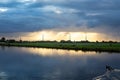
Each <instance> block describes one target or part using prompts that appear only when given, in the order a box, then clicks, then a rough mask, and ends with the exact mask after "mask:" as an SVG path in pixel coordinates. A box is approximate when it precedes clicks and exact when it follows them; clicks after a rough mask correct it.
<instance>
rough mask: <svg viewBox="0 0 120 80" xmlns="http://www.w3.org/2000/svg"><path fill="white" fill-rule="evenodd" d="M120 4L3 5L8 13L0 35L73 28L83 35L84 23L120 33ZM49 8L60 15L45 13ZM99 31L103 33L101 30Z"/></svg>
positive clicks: (84, 0) (47, 0)
mask: <svg viewBox="0 0 120 80" xmlns="http://www.w3.org/2000/svg"><path fill="white" fill-rule="evenodd" d="M119 4H120V1H119V0H111V1H108V0H69V1H68V0H55V1H51V0H36V1H25V2H24V1H19V0H17V1H13V0H11V1H8V0H7V1H6V2H0V7H7V8H8V9H9V10H8V11H7V12H5V13H0V32H22V31H23V32H31V31H38V30H43V29H54V28H58V29H59V28H63V27H65V28H66V29H68V28H69V27H71V26H73V27H74V26H75V27H77V28H78V29H76V30H78V31H82V29H81V28H82V27H81V26H82V25H83V24H84V23H85V24H86V26H87V27H88V30H92V31H96V32H99V31H101V32H103V31H104V32H105V33H107V32H110V31H111V32H113V33H114V32H115V31H118V30H119V29H120V23H119V21H120V16H119V14H120V5H119ZM46 6H54V7H55V9H56V10H58V13H59V14H58V13H57V12H56V13H55V12H54V9H52V8H53V7H51V9H49V10H48V11H45V9H46V8H45V7H46ZM59 10H60V11H61V12H60V11H59ZM70 10H76V12H72V13H70ZM62 12H63V13H62ZM100 28H101V29H104V30H99V29H100ZM66 29H65V30H66ZM66 31H67V30H66ZM71 31H72V29H71ZM106 31H107V32H106Z"/></svg>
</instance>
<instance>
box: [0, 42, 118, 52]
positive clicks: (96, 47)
mask: <svg viewBox="0 0 120 80" xmlns="http://www.w3.org/2000/svg"><path fill="white" fill-rule="evenodd" d="M0 45H1V46H16V47H35V48H36V47H37V48H54V49H68V50H83V51H100V52H101V51H108V52H120V43H118V42H111V43H110V42H64V43H63V42H50V41H48V42H47V41H46V42H44V41H41V42H0Z"/></svg>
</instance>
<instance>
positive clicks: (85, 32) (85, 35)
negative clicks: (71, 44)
mask: <svg viewBox="0 0 120 80" xmlns="http://www.w3.org/2000/svg"><path fill="white" fill-rule="evenodd" d="M85 41H87V32H85Z"/></svg>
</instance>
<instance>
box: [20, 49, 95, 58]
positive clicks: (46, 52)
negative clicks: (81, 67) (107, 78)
mask: <svg viewBox="0 0 120 80" xmlns="http://www.w3.org/2000/svg"><path fill="white" fill-rule="evenodd" d="M22 50H23V51H26V48H22ZM27 51H29V52H30V53H32V54H36V55H41V56H55V55H59V56H64V55H69V56H82V55H95V54H96V52H83V51H75V50H60V49H58V50H57V49H45V48H28V49H27Z"/></svg>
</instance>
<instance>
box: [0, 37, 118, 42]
mask: <svg viewBox="0 0 120 80" xmlns="http://www.w3.org/2000/svg"><path fill="white" fill-rule="evenodd" d="M0 42H4V43H30V42H32V43H55V42H58V41H56V40H55V41H22V40H15V39H6V38H5V37H1V39H0ZM59 42H60V43H91V42H90V41H88V40H86V41H71V40H61V41H59ZM94 43H118V42H117V41H95V42H94Z"/></svg>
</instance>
